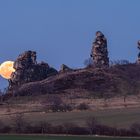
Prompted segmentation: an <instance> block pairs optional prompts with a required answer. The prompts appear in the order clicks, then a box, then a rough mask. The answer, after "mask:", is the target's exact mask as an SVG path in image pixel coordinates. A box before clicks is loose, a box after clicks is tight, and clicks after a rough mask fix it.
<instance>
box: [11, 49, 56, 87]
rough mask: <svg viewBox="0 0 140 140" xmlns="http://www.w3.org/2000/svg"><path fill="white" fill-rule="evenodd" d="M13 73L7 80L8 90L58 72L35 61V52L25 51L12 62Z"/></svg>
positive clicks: (45, 64)
mask: <svg viewBox="0 0 140 140" xmlns="http://www.w3.org/2000/svg"><path fill="white" fill-rule="evenodd" d="M14 69H15V72H14V73H12V76H11V79H10V80H9V89H13V88H15V87H17V86H20V85H22V84H25V83H29V82H34V81H40V80H43V79H46V78H47V77H49V76H52V75H56V74H57V73H58V72H57V70H55V69H54V68H51V67H50V66H49V65H48V64H47V63H45V62H41V63H37V61H36V52H34V51H26V52H24V53H22V54H21V55H19V56H18V58H17V59H16V60H15V62H14Z"/></svg>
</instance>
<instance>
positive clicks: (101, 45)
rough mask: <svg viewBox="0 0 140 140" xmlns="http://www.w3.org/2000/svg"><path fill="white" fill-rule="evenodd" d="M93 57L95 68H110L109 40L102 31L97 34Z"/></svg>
mask: <svg viewBox="0 0 140 140" xmlns="http://www.w3.org/2000/svg"><path fill="white" fill-rule="evenodd" d="M91 57H92V58H93V61H94V66H95V67H99V68H100V67H109V58H108V50H107V40H106V38H105V36H104V34H103V33H102V32H101V31H97V32H96V38H95V40H94V42H93V46H92V51H91Z"/></svg>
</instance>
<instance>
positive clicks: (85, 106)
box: [77, 103, 90, 110]
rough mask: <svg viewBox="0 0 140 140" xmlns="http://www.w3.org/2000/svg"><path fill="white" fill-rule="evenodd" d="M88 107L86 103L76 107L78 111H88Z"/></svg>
mask: <svg viewBox="0 0 140 140" xmlns="http://www.w3.org/2000/svg"><path fill="white" fill-rule="evenodd" d="M89 108H90V107H89V106H88V105H87V104H86V103H81V104H80V105H78V106H77V109H78V110H88V109H89Z"/></svg>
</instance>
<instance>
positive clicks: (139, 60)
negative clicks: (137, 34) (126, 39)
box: [136, 40, 140, 64]
mask: <svg viewBox="0 0 140 140" xmlns="http://www.w3.org/2000/svg"><path fill="white" fill-rule="evenodd" d="M138 49H139V51H140V40H139V41H138ZM136 63H137V64H140V52H139V54H138V59H137V62H136Z"/></svg>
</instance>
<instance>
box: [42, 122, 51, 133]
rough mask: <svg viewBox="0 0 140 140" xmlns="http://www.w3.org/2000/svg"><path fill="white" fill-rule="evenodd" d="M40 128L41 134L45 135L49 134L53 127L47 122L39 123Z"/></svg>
mask: <svg viewBox="0 0 140 140" xmlns="http://www.w3.org/2000/svg"><path fill="white" fill-rule="evenodd" d="M39 127H40V129H41V133H42V134H45V133H48V131H49V130H50V128H51V127H52V125H51V124H50V123H47V122H46V121H41V122H39Z"/></svg>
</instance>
